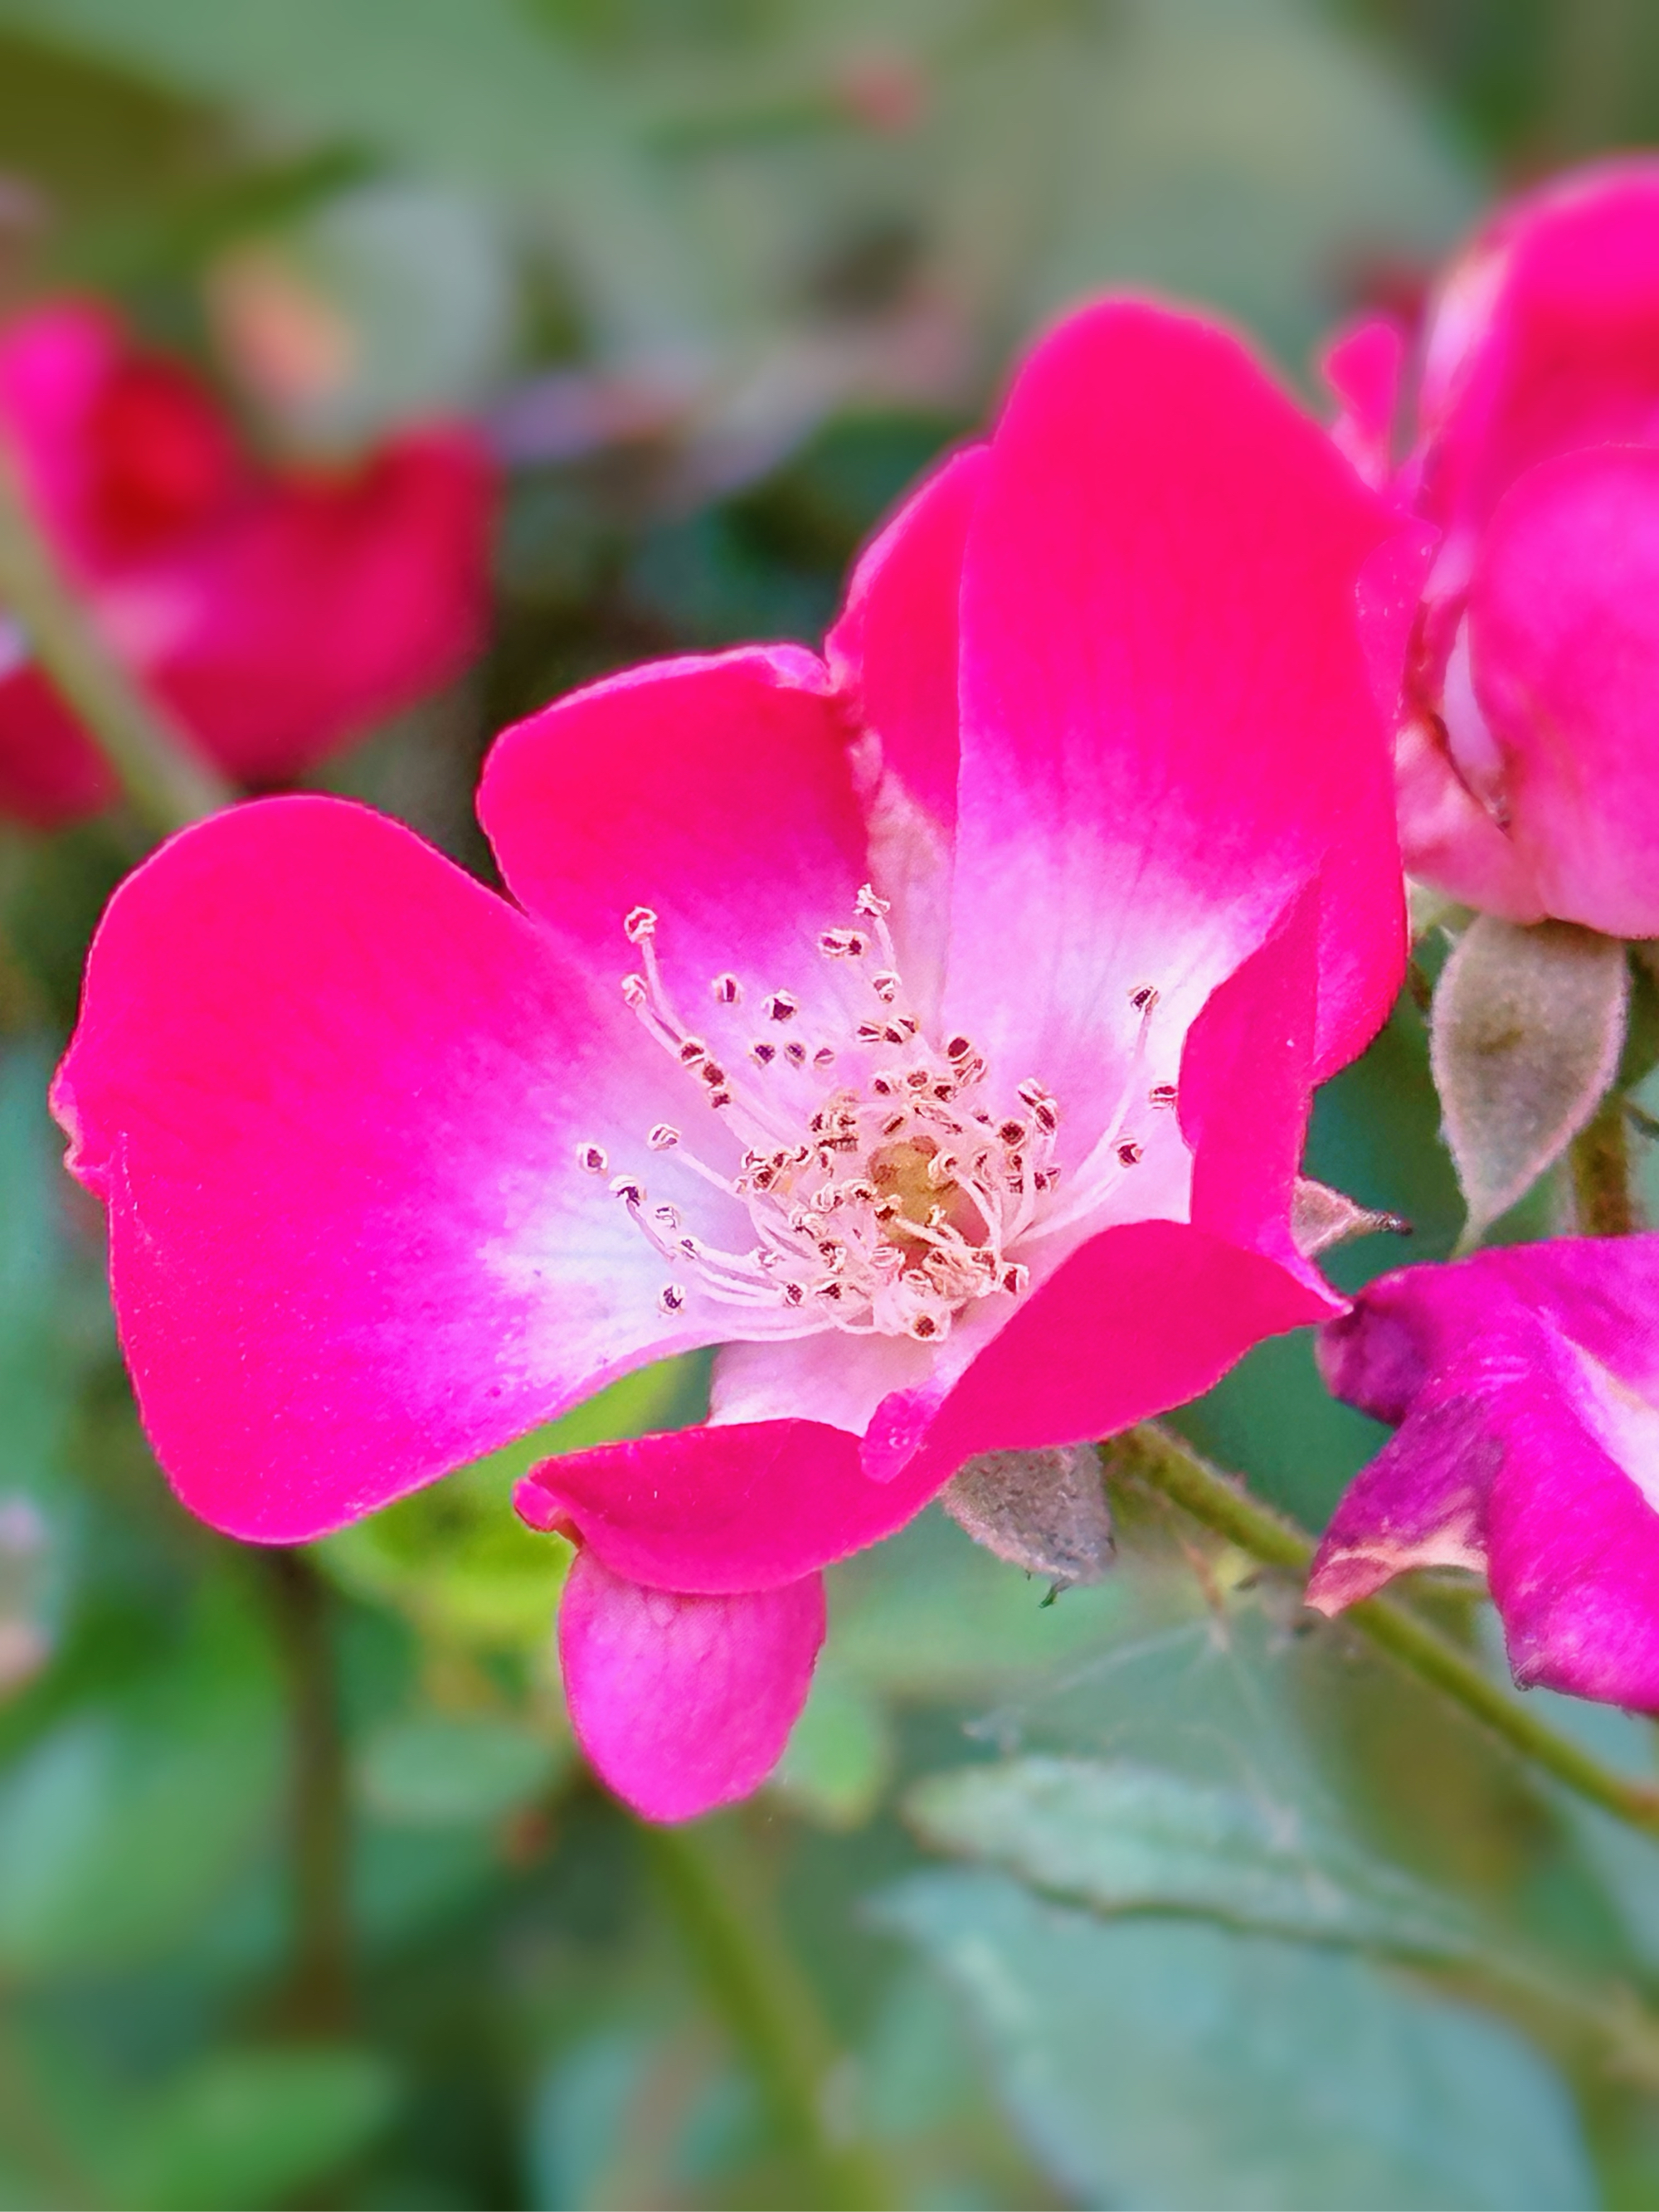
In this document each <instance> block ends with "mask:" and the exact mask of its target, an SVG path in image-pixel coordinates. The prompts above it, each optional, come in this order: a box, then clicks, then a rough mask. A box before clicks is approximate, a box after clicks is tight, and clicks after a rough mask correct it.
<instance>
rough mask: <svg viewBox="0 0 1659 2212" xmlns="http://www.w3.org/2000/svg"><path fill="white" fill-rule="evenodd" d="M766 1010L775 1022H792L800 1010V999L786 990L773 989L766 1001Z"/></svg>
mask: <svg viewBox="0 0 1659 2212" xmlns="http://www.w3.org/2000/svg"><path fill="white" fill-rule="evenodd" d="M766 1012H768V1014H769V1015H770V1017H771V1018H772V1019H773V1020H774V1021H775V1022H793V1020H794V1018H795V1016H796V1015H797V1014H798V1013H799V1012H800V1000H799V999H797V998H796V997H794V996H793V994H792V993H790V992H788V991H774V992H773V994H772V995H771V997H770V998H769V999H768V1000H767V1001H766Z"/></svg>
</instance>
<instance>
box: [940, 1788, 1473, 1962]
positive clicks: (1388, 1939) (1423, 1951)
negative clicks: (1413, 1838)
mask: <svg viewBox="0 0 1659 2212" xmlns="http://www.w3.org/2000/svg"><path fill="white" fill-rule="evenodd" d="M905 1811H906V1813H907V1814H908V1817H909V1819H910V1820H911V1822H912V1824H913V1825H914V1826H915V1828H916V1829H917V1831H918V1832H919V1833H920V1834H921V1838H922V1840H923V1842H924V1843H927V1844H932V1845H933V1847H934V1848H935V1849H936V1850H946V1851H951V1852H953V1853H955V1854H956V1855H957V1856H958V1857H965V1858H975V1859H982V1860H985V1861H987V1862H988V1863H991V1864H992V1865H994V1866H997V1867H1000V1868H1001V1869H1004V1870H1005V1871H1006V1872H1007V1873H1009V1874H1012V1875H1018V1876H1019V1877H1020V1878H1021V1879H1022V1880H1023V1881H1027V1882H1029V1883H1030V1884H1031V1885H1032V1886H1033V1887H1036V1888H1038V1889H1042V1890H1045V1891H1048V1893H1051V1894H1053V1895H1054V1896H1057V1897H1060V1898H1062V1899H1069V1900H1071V1901H1073V1902H1075V1903H1078V1904H1083V1905H1092V1906H1095V1907H1097V1909H1099V1910H1101V1911H1109V1912H1121V1911H1149V1910H1150V1911H1177V1912H1194V1913H1200V1914H1206V1915H1209V1916H1211V1917H1216V1918H1219V1919H1223V1920H1228V1921H1232V1922H1236V1923H1237V1924H1238V1925H1239V1926H1241V1927H1245V1928H1251V1929H1260V1930H1264V1931H1267V1932H1270V1933H1273V1934H1278V1935H1282V1936H1299V1937H1301V1938H1304V1940H1314V1941H1320V1942H1336V1943H1349V1944H1358V1945H1362V1946H1369V1947H1371V1948H1377V1949H1382V1950H1389V1951H1395V1952H1399V1953H1403V1954H1411V1955H1415V1956H1418V1957H1427V1958H1440V1959H1467V1958H1468V1957H1470V1956H1471V1955H1473V1954H1477V1953H1478V1952H1479V1951H1480V1949H1481V1948H1483V1938H1482V1936H1481V1933H1480V1930H1479V1929H1477V1928H1476V1927H1475V1926H1474V1924H1473V1923H1471V1922H1470V1921H1469V1920H1468V1918H1467V1917H1466V1916H1464V1915H1463V1914H1462V1913H1460V1912H1458V1911H1455V1909H1454V1908H1452V1907H1451V1906H1450V1905H1445V1904H1443V1903H1442V1902H1441V1901H1440V1900H1439V1899H1437V1898H1436V1897H1435V1896H1434V1895H1433V1894H1432V1893H1431V1892H1429V1891H1427V1890H1425V1889H1423V1888H1421V1887H1419V1885H1418V1884H1416V1883H1415V1882H1412V1881H1407V1879H1406V1878H1405V1877H1404V1876H1403V1875H1398V1874H1396V1873H1395V1871H1394V1869H1392V1868H1390V1867H1388V1866H1385V1865H1383V1863H1380V1862H1379V1861H1376V1860H1374V1859H1371V1858H1370V1857H1367V1856H1366V1855H1365V1854H1364V1852H1362V1851H1360V1850H1357V1849H1356V1848H1355V1847H1354V1846H1353V1845H1352V1844H1350V1843H1348V1842H1347V1841H1346V1839H1345V1838H1342V1837H1340V1836H1338V1835H1335V1834H1333V1833H1331V1832H1328V1831H1326V1830H1322V1829H1320V1828H1317V1827H1316V1826H1314V1825H1313V1824H1312V1823H1311V1822H1310V1820H1308V1819H1307V1818H1306V1816H1305V1815H1304V1814H1301V1813H1299V1812H1297V1811H1296V1810H1294V1809H1292V1808H1291V1807H1289V1806H1285V1805H1268V1804H1266V1803H1264V1802H1262V1801H1261V1799H1259V1798H1250V1797H1247V1796H1245V1795H1244V1794H1243V1791H1241V1790H1223V1789H1218V1788H1215V1787H1212V1786H1211V1785H1207V1784H1202V1783H1198V1782H1193V1781H1190V1780H1188V1778H1185V1777H1184V1776H1182V1775H1176V1774H1169V1773H1162V1772H1159V1771H1158V1770H1157V1769H1155V1768H1152V1767H1149V1766H1142V1765H1135V1764H1133V1763H1132V1762H1130V1761H1127V1760H1118V1761H1115V1762H1113V1763H1111V1764H1107V1763H1105V1762H1103V1761H1097V1760H1092V1759H1054V1758H1042V1757H1036V1758H1027V1759H1010V1760H1007V1761H1006V1762H1005V1763H1003V1764H1001V1765H996V1766H965V1767H959V1768H957V1769H955V1770H953V1771H951V1772H948V1773H945V1774H935V1775H931V1776H929V1777H927V1778H926V1779H925V1780H923V1781H921V1782H920V1783H918V1784H916V1786H915V1788H914V1789H913V1790H911V1791H910V1793H909V1796H908V1798H907V1800H906V1802H905Z"/></svg>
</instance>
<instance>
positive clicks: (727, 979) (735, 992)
mask: <svg viewBox="0 0 1659 2212" xmlns="http://www.w3.org/2000/svg"><path fill="white" fill-rule="evenodd" d="M708 995H709V997H710V998H711V999H712V1000H714V1004H715V1005H716V1006H736V1005H737V1004H738V1000H740V999H741V998H742V997H743V986H742V984H741V983H739V982H738V979H737V977H736V976H735V975H716V976H715V978H714V981H713V982H712V983H711V984H710V985H709V986H708Z"/></svg>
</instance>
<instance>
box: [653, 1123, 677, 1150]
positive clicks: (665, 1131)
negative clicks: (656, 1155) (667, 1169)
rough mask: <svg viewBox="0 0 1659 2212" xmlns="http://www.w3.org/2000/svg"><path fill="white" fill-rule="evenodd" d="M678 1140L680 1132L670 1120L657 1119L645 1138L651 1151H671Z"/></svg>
mask: <svg viewBox="0 0 1659 2212" xmlns="http://www.w3.org/2000/svg"><path fill="white" fill-rule="evenodd" d="M679 1140H680V1133H679V1131H678V1129H677V1128H676V1127H674V1125H673V1123H672V1122H671V1121H659V1122H658V1124H657V1126H656V1127H655V1128H654V1129H653V1130H652V1132H651V1133H650V1135H649V1136H648V1137H647V1139H646V1140H645V1141H646V1143H647V1145H649V1146H650V1147H651V1149H652V1151H653V1152H671V1151H672V1150H673V1148H674V1146H676V1145H678V1142H679Z"/></svg>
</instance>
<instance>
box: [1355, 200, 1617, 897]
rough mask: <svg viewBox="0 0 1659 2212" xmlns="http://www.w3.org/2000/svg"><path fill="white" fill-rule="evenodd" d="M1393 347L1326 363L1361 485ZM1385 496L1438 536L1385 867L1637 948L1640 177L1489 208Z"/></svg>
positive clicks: (1449, 299)
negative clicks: (1402, 860)
mask: <svg viewBox="0 0 1659 2212" xmlns="http://www.w3.org/2000/svg"><path fill="white" fill-rule="evenodd" d="M1403 352H1404V348H1403V345H1402V343H1401V338H1400V337H1399V335H1398V333H1397V332H1394V331H1390V330H1389V328H1388V327H1387V326H1385V325H1378V324H1375V323H1373V324H1370V325H1364V326H1362V327H1361V328H1360V329H1359V330H1358V331H1352V332H1350V333H1349V334H1348V335H1347V336H1346V337H1345V338H1343V339H1342V340H1341V341H1340V343H1338V344H1337V345H1336V346H1335V347H1334V349H1333V350H1332V354H1331V356H1330V358H1329V361H1328V369H1329V372H1330V374H1331V378H1332V381H1333V383H1334V385H1335V386H1336V387H1337V389H1338V392H1339V393H1340V396H1341V398H1342V399H1343V401H1344V415H1343V418H1342V420H1341V422H1340V423H1339V425H1338V429H1337V437H1338V441H1339V443H1340V445H1341V446H1342V447H1343V448H1344V450H1345V451H1346V452H1347V453H1349V455H1350V457H1351V458H1352V459H1355V460H1356V461H1357V462H1358V465H1359V466H1360V468H1361V470H1362V472H1363V473H1364V474H1365V475H1366V476H1367V477H1368V479H1369V480H1370V481H1371V482H1373V483H1380V482H1383V481H1384V480H1385V479H1386V478H1387V477H1389V441H1390V435H1391V431H1392V429H1393V427H1394V420H1395V397H1396V392H1397V390H1398V381H1399V372H1400V368H1401V362H1402V358H1403ZM1414 406H1415V416H1416V420H1415V427H1414V429H1413V428H1408V432H1407V435H1409V436H1410V437H1411V438H1412V440H1413V442H1412V445H1411V449H1410V452H1409V453H1408V455H1407V459H1406V461H1405V464H1404V465H1403V467H1402V468H1401V470H1400V471H1398V473H1397V474H1396V475H1395V477H1394V478H1393V490H1394V493H1395V496H1396V497H1397V498H1398V499H1399V500H1400V501H1401V502H1402V504H1404V505H1406V506H1407V507H1409V508H1410V509H1411V510H1412V511H1413V513H1415V514H1416V515H1418V516H1419V518H1421V519H1422V520H1424V521H1425V522H1426V523H1427V524H1429V525H1431V526H1432V527H1433V528H1434V529H1435V530H1437V532H1439V547H1438V552H1437V556H1436V559H1435V562H1434V566H1433V568H1432V570H1431V574H1430V576H1429V580H1428V582H1427V585H1426V586H1425V592H1424V596H1423V603H1422V608H1421V613H1420V617H1419V623H1418V627H1417V632H1416V635H1415V638H1414V641H1413V647H1412V651H1411V656H1410V664H1409V667H1408V671H1407V696H1406V708H1407V711H1406V714H1405V718H1404V724H1403V727H1402V730H1401V736H1400V739H1399V745H1398V755H1397V765H1398V772H1399V799H1400V819H1401V840H1402V842H1403V844H1404V847H1405V852H1406V861H1407V867H1408V868H1409V869H1410V870H1411V871H1412V872H1413V874H1415V875H1418V876H1420V877H1421V878H1424V879H1425V881H1426V882H1428V883H1431V884H1435V885H1437V886H1438V887H1439V888H1440V889H1441V890H1444V891H1447V892H1449V894H1451V895H1452V896H1454V897H1456V898H1459V899H1462V900H1466V901H1468V902H1469V903H1470V904H1471V905H1474V906H1477V907H1480V908H1485V909H1486V910H1487V911H1488V912H1491V913H1493V914H1499V915H1507V916H1508V917H1509V918H1510V920H1512V921H1538V920H1540V919H1541V917H1543V916H1544V915H1556V916H1559V917H1560V918H1561V919H1564V920H1566V921H1579V922H1583V923H1587V924H1588V925H1589V927H1592V928H1595V929H1601V930H1605V931H1607V933H1609V934H1611V935H1613V936H1626V937H1650V936H1653V935H1655V934H1656V933H1659V860H1656V854H1659V158H1654V157H1651V156H1648V157H1638V158H1632V159H1626V160H1619V161H1607V162H1603V163H1600V164H1598V165H1596V166H1595V167H1591V168H1587V169H1584V170H1582V171H1579V172H1577V173H1574V174H1571V175H1569V176H1566V177H1564V178H1561V179H1558V180H1556V181H1555V182H1554V183H1553V184H1550V185H1546V186H1545V187H1543V188H1542V189H1541V190H1540V191H1535V192H1533V193H1530V194H1528V195H1527V196H1526V197H1522V198H1520V199H1517V200H1515V201H1513V202H1511V203H1510V205H1509V206H1508V207H1506V208H1504V210H1502V211H1501V212H1500V213H1499V214H1498V216H1496V217H1495V218H1494V219H1493V220H1492V222H1490V223H1489V224H1488V225H1487V226H1486V228H1485V229H1484V230H1483V231H1481V232H1480V234H1479V235H1478V236H1477V237H1476V238H1475V239H1474V240H1473V242H1472V243H1471V244H1470V245H1469V246H1468V248H1467V249H1466V250H1465V251H1464V252H1463V253H1462V255H1461V256H1460V257H1459V258H1458V259H1457V260H1456V261H1455V262H1454V264H1452V266H1451V268H1450V270H1449V272H1448V274H1447V276H1446V277H1445V279H1444V282H1443V284H1442V285H1441V287H1440V289H1439V291H1438V293H1437V295H1436V297H1435V298H1434V300H1433V301H1431V307H1430V312H1429V316H1428V322H1427V326H1426V330H1425V334H1424V338H1423V342H1422V346H1421V350H1420V362H1419V370H1418V374H1417V382H1416V389H1415V393H1414Z"/></svg>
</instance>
